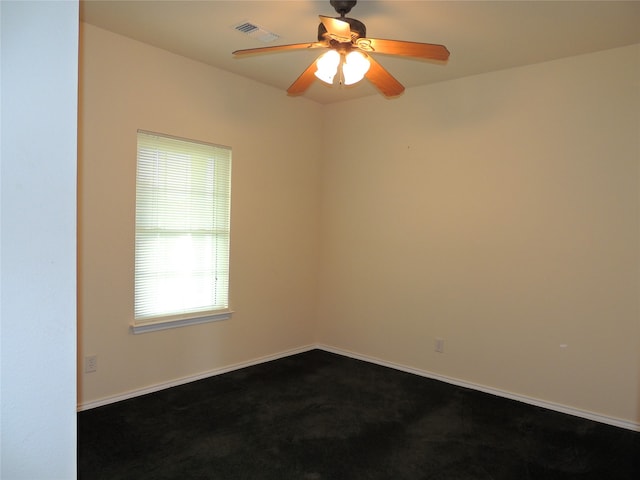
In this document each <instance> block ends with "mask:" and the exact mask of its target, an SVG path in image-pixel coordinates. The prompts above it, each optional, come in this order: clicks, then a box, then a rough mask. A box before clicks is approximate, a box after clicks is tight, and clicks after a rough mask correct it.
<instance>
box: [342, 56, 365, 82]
mask: <svg viewBox="0 0 640 480" xmlns="http://www.w3.org/2000/svg"><path fill="white" fill-rule="evenodd" d="M370 66H371V64H370V63H369V60H368V59H367V57H366V56H365V55H364V54H363V53H361V52H358V51H353V52H349V54H348V55H347V56H346V58H345V62H344V64H343V65H342V75H343V76H344V84H345V85H353V84H354V83H358V82H359V81H360V80H362V79H363V78H364V76H365V74H366V73H367V72H368V71H369V67H370Z"/></svg>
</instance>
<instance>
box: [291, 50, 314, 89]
mask: <svg viewBox="0 0 640 480" xmlns="http://www.w3.org/2000/svg"><path fill="white" fill-rule="evenodd" d="M317 62H318V60H317V59H316V60H315V61H314V62H313V63H312V64H311V65H309V66H308V67H307V69H306V70H305V71H304V72H302V75H300V76H299V77H298V79H297V80H296V81H295V82H293V83H292V84H291V86H290V87H289V88H287V93H288V94H289V95H300V94H301V93H304V91H305V90H306V89H307V88H309V87H310V86H311V84H312V83H313V81H314V80H315V79H316V75H315V73H316V70H317V69H318V66H317V65H316V63H317Z"/></svg>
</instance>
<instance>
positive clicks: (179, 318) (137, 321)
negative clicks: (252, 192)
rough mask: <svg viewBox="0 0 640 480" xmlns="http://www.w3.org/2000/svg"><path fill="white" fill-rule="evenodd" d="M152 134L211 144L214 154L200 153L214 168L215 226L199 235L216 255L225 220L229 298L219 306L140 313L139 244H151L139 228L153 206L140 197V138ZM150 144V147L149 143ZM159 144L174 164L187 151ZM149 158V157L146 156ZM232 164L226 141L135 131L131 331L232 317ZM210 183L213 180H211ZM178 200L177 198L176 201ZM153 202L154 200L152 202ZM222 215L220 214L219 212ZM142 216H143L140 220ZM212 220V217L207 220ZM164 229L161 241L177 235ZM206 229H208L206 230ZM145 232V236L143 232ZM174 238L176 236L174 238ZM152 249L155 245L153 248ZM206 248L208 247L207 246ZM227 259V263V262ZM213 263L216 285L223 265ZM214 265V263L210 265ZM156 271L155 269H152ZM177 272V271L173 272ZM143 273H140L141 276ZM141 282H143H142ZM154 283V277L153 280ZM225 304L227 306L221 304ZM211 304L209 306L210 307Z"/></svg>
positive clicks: (212, 208)
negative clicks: (219, 198) (220, 197)
mask: <svg viewBox="0 0 640 480" xmlns="http://www.w3.org/2000/svg"><path fill="white" fill-rule="evenodd" d="M153 137H157V138H156V140H158V142H159V143H161V142H167V143H169V144H171V143H174V145H180V144H178V143H177V142H181V144H182V145H183V146H184V145H185V144H191V145H193V147H194V149H202V148H205V149H206V148H208V147H211V151H212V153H211V158H205V157H201V159H205V160H208V161H211V163H210V164H207V165H206V166H207V168H211V169H212V170H213V171H214V173H213V174H212V175H211V176H212V179H213V185H212V186H211V189H212V190H213V191H214V192H213V193H212V194H210V196H211V197H212V199H211V202H212V203H211V205H208V206H207V215H208V214H211V215H212V217H211V218H212V220H211V222H212V223H215V227H210V228H209V231H208V234H206V235H204V236H201V237H199V238H204V239H205V243H206V242H210V243H211V245H210V247H209V248H210V251H209V252H208V253H209V254H210V255H211V256H212V257H215V256H216V255H217V252H214V250H216V249H215V247H214V245H215V244H217V243H218V242H219V241H220V240H219V238H218V236H217V234H216V233H215V230H217V229H219V228H220V227H219V225H218V223H216V222H217V221H219V220H220V219H221V220H222V222H223V230H222V235H223V237H224V236H225V235H226V243H224V246H225V248H226V255H224V256H223V258H222V263H223V265H224V266H225V267H226V268H224V269H223V270H222V272H223V274H224V275H226V277H225V279H224V280H223V282H222V283H223V288H225V289H226V291H223V297H224V299H226V302H225V301H224V300H223V302H222V303H221V305H220V306H218V307H217V308H216V305H206V304H205V305H203V306H202V307H198V306H193V305H191V308H190V309H188V310H184V308H182V309H178V310H174V311H172V312H168V313H159V314H154V313H151V314H143V315H139V312H138V310H139V308H138V303H137V298H138V297H137V295H138V294H139V292H138V290H139V281H138V274H139V270H138V268H139V267H138V255H139V251H138V250H139V248H141V249H143V250H144V249H145V248H148V247H147V246H141V245H144V241H143V239H139V238H138V237H139V232H144V231H145V228H144V227H145V223H148V221H147V220H144V218H143V217H144V213H149V211H150V210H144V209H148V208H150V207H149V205H150V202H149V200H146V203H145V200H141V199H140V198H139V196H144V193H141V192H142V191H143V190H144V187H139V183H142V182H141V180H140V178H141V173H140V169H141V167H140V165H141V161H142V160H141V148H145V147H144V146H143V147H141V138H143V139H144V140H143V142H142V143H143V145H144V143H146V142H148V141H149V139H151V138H153ZM148 148H150V147H148ZM156 148H158V151H159V152H162V153H161V154H156V156H157V157H158V158H160V157H163V156H164V157H163V158H166V159H167V160H166V162H167V165H168V164H169V162H174V163H175V164H178V163H179V161H180V160H176V159H175V157H180V156H183V155H184V151H183V150H181V149H180V150H178V148H177V147H176V149H175V150H171V149H170V146H167V148H166V149H165V150H162V149H161V148H159V147H156ZM218 155H220V157H219V158H215V157H217V156H218ZM171 156H173V157H174V158H173V159H171V160H169V159H170V157H171ZM146 160H148V159H146ZM155 161H156V162H157V163H158V164H160V161H158V160H157V159H156V160H155ZM218 161H219V162H222V170H223V173H224V174H222V175H219V178H218V173H216V170H217V168H218V165H216V162H218ZM195 162H196V160H194V158H193V157H191V156H189V165H188V167H185V169H186V170H191V169H193V168H194V165H195ZM231 166H232V149H231V147H228V146H224V145H218V144H213V143H209V142H203V141H198V140H191V139H187V138H182V137H176V136H173V135H166V134H162V133H157V132H150V131H147V130H137V133H136V182H135V184H136V190H135V201H136V206H135V221H134V226H135V245H134V262H135V263H134V292H133V295H134V299H133V300H134V312H133V321H132V323H131V325H130V326H131V331H132V333H134V334H139V333H147V332H152V331H158V330H166V329H171V328H177V327H183V326H188V325H197V324H202V323H208V322H215V321H220V320H226V319H229V318H231V315H232V313H233V311H232V310H231V308H230V303H231V299H230V292H231V288H230V268H229V267H230V256H231V254H230V248H231ZM154 168H160V167H157V166H156V167H154ZM206 180H209V178H206ZM210 185H211V184H210ZM171 186H175V184H171ZM153 187H154V189H155V188H158V183H154V184H153ZM170 189H171V188H169V189H168V190H170ZM218 189H221V190H222V192H223V194H224V197H223V198H224V200H223V202H222V204H221V205H222V206H221V207H220V206H219V205H218V204H216V202H215V198H216V196H217V195H218ZM147 191H148V190H147ZM159 192H160V195H162V194H166V195H177V194H175V193H173V192H172V193H170V194H169V193H167V189H166V188H165V189H162V188H161V189H160V190H159ZM153 195H154V196H157V195H156V193H155V192H154V193H153ZM188 196H189V199H190V200H191V199H193V192H191V191H189V194H188ZM177 201H178V200H176V202H177ZM164 202H165V205H169V204H172V203H173V200H171V198H169V199H168V200H166V199H165V200H164ZM151 203H153V202H151ZM140 208H142V209H143V210H141V212H142V213H140V212H139V209H140ZM151 208H153V209H154V210H153V212H157V213H158V214H165V215H167V213H166V212H162V211H161V209H159V208H158V209H157V210H156V207H155V206H153V207H151ZM209 209H210V211H209ZM216 215H219V216H216ZM213 217H216V220H213ZM141 218H142V220H140V219H141ZM158 218H159V220H158V224H160V222H161V221H162V220H166V218H167V217H162V216H160V215H158ZM205 218H207V217H205ZM207 221H209V220H207ZM153 229H156V230H157V231H158V232H162V231H163V227H162V226H159V225H158V226H155V227H153ZM164 230H165V231H164V232H163V233H162V234H159V235H158V237H157V239H158V240H159V241H162V239H170V238H172V237H174V236H175V235H176V233H175V231H174V232H171V231H170V229H167V228H164ZM146 231H147V234H148V231H149V228H148V227H147V230H146ZM184 231H185V232H187V231H188V230H187V229H185V230H184ZM205 231H206V230H205ZM201 232H202V230H199V234H200V235H202V234H201ZM144 235H145V234H142V236H144ZM192 235H193V231H190V230H189V231H188V233H186V234H185V236H186V237H188V238H189V239H190V240H192ZM174 240H175V239H174ZM223 242H225V241H224V240H223ZM152 250H153V248H152ZM205 251H206V250H205ZM225 262H226V263H225ZM213 263H214V264H216V267H215V268H213V270H211V269H210V268H209V280H210V283H209V286H213V285H214V284H215V283H216V282H217V276H218V275H219V273H218V272H220V269H219V268H218V266H219V265H217V264H218V260H217V259H216V260H214V261H213ZM210 267H211V265H210ZM156 268H158V270H157V271H158V272H159V269H160V267H158V266H156ZM152 271H153V270H152ZM172 273H175V272H172ZM189 273H190V275H191V276H190V278H193V273H194V272H193V271H190V272H189ZM142 275H144V274H141V276H142ZM211 275H214V276H215V277H216V278H215V279H212V278H211ZM174 281H175V280H174ZM140 283H142V282H140ZM151 283H153V281H152V282H151ZM222 305H224V306H222ZM209 307H210V308H209Z"/></svg>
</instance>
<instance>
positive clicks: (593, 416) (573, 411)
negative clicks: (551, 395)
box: [77, 344, 640, 432]
mask: <svg viewBox="0 0 640 480" xmlns="http://www.w3.org/2000/svg"><path fill="white" fill-rule="evenodd" d="M314 349H320V350H324V351H326V352H330V353H335V354H338V355H342V356H345V357H350V358H355V359H357V360H362V361H365V362H369V363H374V364H376V365H380V366H383V367H389V368H393V369H394V370H400V371H402V372H407V373H411V374H414V375H419V376H421V377H425V378H431V379H433V380H439V381H441V382H445V383H449V384H452V385H457V386H459V387H464V388H469V389H471V390H477V391H480V392H484V393H489V394H491V395H496V396H498V397H504V398H508V399H510V400H516V401H518V402H522V403H526V404H529V405H534V406H537V407H542V408H546V409H548V410H553V411H556V412H560V413H566V414H568V415H573V416H576V417H581V418H586V419H588V420H593V421H596V422H600V423H604V424H607V425H613V426H614V427H620V428H625V429H627V430H633V431H636V432H640V423H636V422H632V421H628V420H622V419H619V418H614V417H609V416H606V415H600V414H598V413H594V412H589V411H586V410H580V409H577V408H573V407H569V406H566V405H562V404H559V403H554V402H548V401H545V400H540V399H537V398H532V397H527V396H525V395H519V394H517V393H512V392H508V391H505V390H500V389H496V388H492V387H486V386H484V385H479V384H476V383H472V382H467V381H465V380H459V379H457V378H452V377H447V376H445V375H439V374H437V373H433V372H429V371H426V370H420V369H418V368H414V367H409V366H406V365H402V364H399V363H394V362H388V361H386V360H382V359H380V358H376V357H371V356H369V355H362V354H359V353H355V352H351V351H349V350H344V349H341V348H337V347H332V346H329V345H324V344H312V345H305V346H302V347H298V348H294V349H291V350H286V351H282V352H278V353H275V354H272V355H266V356H263V357H258V358H254V359H251V360H247V361H245V362H239V363H235V364H233V365H227V366H224V367H220V368H216V369H213V370H209V371H207V372H202V373H199V374H197V375H190V376H187V377H182V378H178V379H175V380H171V381H169V382H164V383H158V384H155V385H150V386H148V387H144V388H140V389H136V390H130V391H128V392H125V393H122V394H118V395H113V396H110V397H104V398H101V399H99V400H94V401H91V402H87V403H81V404H78V407H77V409H78V411H83V410H89V409H92V408H96V407H101V406H103V405H108V404H110V403H115V402H119V401H122V400H127V399H129V398H134V397H138V396H141V395H146V394H147V393H153V392H158V391H160V390H164V389H166V388H171V387H177V386H178V385H184V384H186V383H190V382H194V381H196V380H202V379H204V378H208V377H213V376H215V375H221V374H223V373H227V372H232V371H234V370H239V369H241V368H246V367H251V366H253V365H258V364H260V363H265V362H270V361H272V360H277V359H279V358H284V357H288V356H291V355H296V354H298V353H303V352H308V351H309V350H314Z"/></svg>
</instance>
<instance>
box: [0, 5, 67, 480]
mask: <svg viewBox="0 0 640 480" xmlns="http://www.w3.org/2000/svg"><path fill="white" fill-rule="evenodd" d="M0 17H1V22H2V27H1V35H2V38H1V44H2V90H1V91H2V123H1V166H2V169H1V172H2V173H1V186H0V189H1V196H2V202H1V208H2V211H1V221H0V225H1V227H0V228H1V229H0V242H1V243H0V253H1V256H0V262H1V265H2V273H1V275H0V280H1V283H0V285H1V291H0V294H1V307H0V314H1V317H0V318H1V322H2V323H1V332H2V335H1V337H2V344H1V345H2V347H1V356H0V358H1V367H2V374H1V377H2V379H1V388H0V390H1V392H2V398H1V400H2V406H1V410H0V415H1V423H2V428H1V430H2V433H1V443H0V447H1V455H0V463H1V465H0V477H2V478H3V479H5V480H18V479H25V480H54V479H71V478H75V469H76V462H75V449H76V412H75V400H76V377H75V359H76V355H75V350H76V262H75V258H76V112H77V84H78V82H77V73H78V69H77V66H78V63H77V58H78V56H77V55H78V2H77V1H65V2H6V1H3V2H1V3H0Z"/></svg>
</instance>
